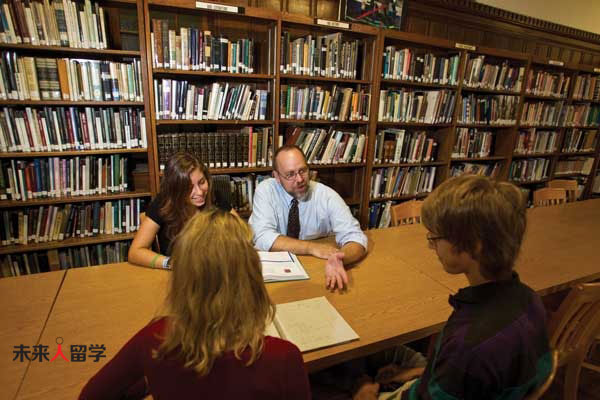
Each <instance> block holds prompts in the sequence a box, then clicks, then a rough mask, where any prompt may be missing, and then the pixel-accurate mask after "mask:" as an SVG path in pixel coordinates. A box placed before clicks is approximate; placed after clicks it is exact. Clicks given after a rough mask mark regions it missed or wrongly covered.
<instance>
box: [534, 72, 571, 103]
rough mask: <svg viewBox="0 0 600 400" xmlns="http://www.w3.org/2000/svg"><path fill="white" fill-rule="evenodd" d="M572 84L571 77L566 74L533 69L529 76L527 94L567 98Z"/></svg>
mask: <svg viewBox="0 0 600 400" xmlns="http://www.w3.org/2000/svg"><path fill="white" fill-rule="evenodd" d="M570 82H571V77H570V76H568V75H566V74H565V73H564V72H553V71H544V70H538V71H535V70H533V69H531V70H529V74H528V75H527V84H526V85H525V92H526V93H528V94H533V95H536V96H552V97H558V98H566V97H567V94H568V93H569V84H570Z"/></svg>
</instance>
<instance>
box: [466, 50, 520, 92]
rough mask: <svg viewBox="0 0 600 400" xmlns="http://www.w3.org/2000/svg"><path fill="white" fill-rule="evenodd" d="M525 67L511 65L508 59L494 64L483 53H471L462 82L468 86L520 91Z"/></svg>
mask: <svg viewBox="0 0 600 400" xmlns="http://www.w3.org/2000/svg"><path fill="white" fill-rule="evenodd" d="M524 76H525V67H523V66H518V65H511V64H509V63H508V61H503V62H502V63H501V64H494V63H491V62H489V61H486V59H485V56H484V55H479V56H476V55H471V56H470V57H469V60H468V61H467V67H466V70H465V78H464V84H465V86H467V87H470V88H478V89H489V90H508V91H511V92H516V93H518V92H520V91H521V85H522V84H523V78H524Z"/></svg>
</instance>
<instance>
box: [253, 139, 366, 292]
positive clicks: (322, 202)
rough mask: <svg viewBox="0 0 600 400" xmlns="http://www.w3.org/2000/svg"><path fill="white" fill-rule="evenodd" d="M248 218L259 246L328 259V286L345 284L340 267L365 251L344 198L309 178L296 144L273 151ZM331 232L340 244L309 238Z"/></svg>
mask: <svg viewBox="0 0 600 400" xmlns="http://www.w3.org/2000/svg"><path fill="white" fill-rule="evenodd" d="M249 223H250V226H252V229H253V231H254V243H255V246H256V247H257V248H258V249H259V250H263V251H290V252H292V253H294V254H299V255H313V256H315V257H319V258H323V259H326V260H327V262H326V264H325V280H326V287H327V288H328V289H330V290H335V289H336V288H337V289H340V290H342V289H344V287H345V286H347V285H348V275H347V274H346V270H345V267H344V266H345V265H349V264H352V263H355V262H357V261H359V260H360V259H361V258H362V257H363V256H364V255H365V254H366V251H367V237H366V235H365V234H364V233H363V231H362V230H361V229H360V224H359V223H358V221H357V220H356V219H355V218H354V217H353V216H352V213H351V212H350V209H349V208H348V206H347V205H346V203H345V202H344V200H343V199H342V198H341V197H340V195H339V194H337V193H336V192H335V190H333V189H331V188H330V187H328V186H325V185H323V184H322V183H319V182H312V181H311V180H310V177H309V170H308V165H307V163H306V157H305V156H304V153H303V152H302V150H301V149H300V148H299V147H298V146H294V145H285V146H283V147H280V148H279V149H278V150H277V151H276V152H275V155H274V158H273V178H270V179H267V180H265V181H263V182H261V183H260V184H259V185H258V187H257V188H256V191H255V193H254V201H253V202H252V215H251V216H250V220H249ZM331 234H335V239H336V243H337V246H339V247H336V246H332V245H327V244H323V243H316V242H313V241H311V239H316V238H320V237H324V236H328V235H331Z"/></svg>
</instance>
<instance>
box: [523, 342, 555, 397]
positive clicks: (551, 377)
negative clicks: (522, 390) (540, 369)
mask: <svg viewBox="0 0 600 400" xmlns="http://www.w3.org/2000/svg"><path fill="white" fill-rule="evenodd" d="M557 368H558V352H557V351H556V350H552V370H551V371H550V375H548V378H546V381H545V382H544V383H543V384H542V386H540V387H538V388H537V389H535V390H534V391H533V392H531V393H529V394H528V395H527V396H525V397H523V400H538V399H539V398H540V397H542V395H543V394H544V393H546V390H548V388H549V387H550V385H552V381H554V376H555V375H556V369H557Z"/></svg>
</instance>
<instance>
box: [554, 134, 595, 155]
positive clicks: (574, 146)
mask: <svg viewBox="0 0 600 400" xmlns="http://www.w3.org/2000/svg"><path fill="white" fill-rule="evenodd" d="M598 138H600V135H598V131H597V130H595V131H590V130H582V129H567V131H566V132H565V140H564V141H563V146H562V151H565V152H576V151H594V150H595V149H596V146H597V145H598V140H599V139H598Z"/></svg>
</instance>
